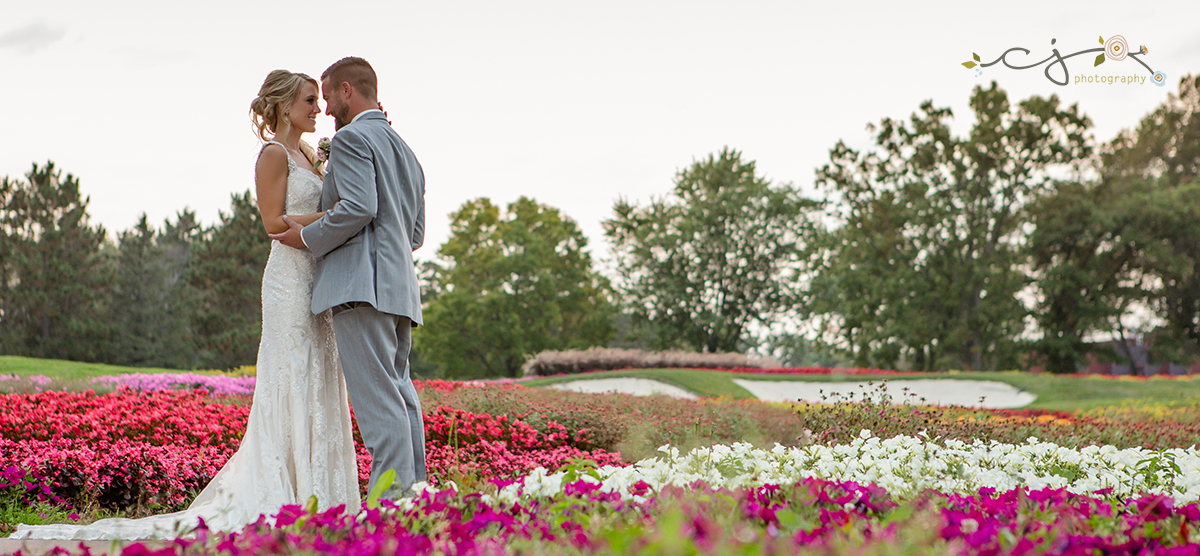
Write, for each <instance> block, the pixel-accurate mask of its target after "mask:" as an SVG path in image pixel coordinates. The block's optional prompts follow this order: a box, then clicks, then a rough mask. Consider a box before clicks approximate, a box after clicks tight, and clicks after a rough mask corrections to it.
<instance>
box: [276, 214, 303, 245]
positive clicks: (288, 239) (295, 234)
mask: <svg viewBox="0 0 1200 556" xmlns="http://www.w3.org/2000/svg"><path fill="white" fill-rule="evenodd" d="M283 221H284V222H286V223H287V225H288V231H286V232H283V233H282V234H268V235H269V236H271V239H273V240H275V241H278V242H279V243H282V244H284V245H286V246H288V247H291V248H292V249H308V246H307V245H305V244H304V239H303V238H301V237H300V230H303V229H304V226H301V225H300V223H299V222H296V221H295V220H292V219H291V218H288V216H287V215H286V214H285V215H283Z"/></svg>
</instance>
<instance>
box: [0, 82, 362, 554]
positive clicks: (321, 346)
mask: <svg viewBox="0 0 1200 556" xmlns="http://www.w3.org/2000/svg"><path fill="white" fill-rule="evenodd" d="M318 98H319V94H318V84H317V81H316V80H315V79H313V78H311V77H309V76H307V75H305V74H303V73H293V72H290V71H286V70H275V71H272V72H271V73H270V74H268V75H267V79H266V81H264V82H263V84H262V87H261V88H260V89H259V91H258V97H257V98H255V99H254V101H253V102H252V103H251V104H250V111H251V120H252V121H253V122H254V125H255V128H256V131H257V133H258V136H259V137H260V138H261V139H262V140H263V141H265V144H264V145H263V148H262V150H261V151H260V152H259V156H258V162H257V164H256V166H255V183H256V185H257V196H258V210H259V214H260V215H261V216H262V222H263V226H264V227H266V229H267V232H269V233H276V232H280V231H284V230H287V229H288V226H287V224H286V223H285V222H284V221H283V215H284V214H287V215H302V216H290V218H292V219H293V220H295V221H297V222H300V223H301V224H302V225H307V224H309V223H311V222H313V221H314V220H316V219H317V218H320V217H321V216H322V215H323V214H324V213H320V212H316V210H317V208H318V204H319V201H320V197H321V180H322V175H321V170H320V169H319V162H318V160H317V156H316V153H315V152H314V151H313V149H312V147H311V146H309V145H308V144H307V143H305V142H304V141H302V140H301V139H300V136H301V135H303V134H304V133H311V132H313V131H316V116H317V114H319V113H320V112H321V109H320V108H319V107H318V106H317V99H318ZM268 134H269V137H270V140H268ZM315 268H316V262H315V260H314V259H313V256H312V254H311V253H309V252H308V251H304V250H298V249H291V248H288V247H286V246H284V245H282V244H280V243H279V242H272V245H271V255H270V258H269V259H268V260H267V267H266V270H265V271H264V272H263V283H262V310H263V324H262V340H261V343H260V344H259V347H258V363H257V365H258V367H257V373H258V379H257V384H256V385H255V389H254V401H253V404H252V405H251V407H250V418H249V420H248V422H247V424H246V434H245V436H243V437H242V444H241V446H240V447H239V448H238V451H237V453H235V454H234V455H233V457H231V458H229V461H228V462H227V463H226V464H225V467H223V468H222V469H221V471H220V472H218V473H217V475H216V476H215V477H213V479H212V481H211V482H210V483H209V484H208V486H207V487H205V489H204V490H203V491H202V492H201V493H200V495H199V496H197V497H196V499H195V500H194V501H193V502H192V504H191V506H189V507H188V509H186V510H183V511H181V512H175V513H170V514H163V515H156V516H150V517H146V518H142V519H122V518H114V519H103V520H100V521H97V522H95V523H93V524H91V525H82V526H81V525H66V524H59V525H38V526H29V525H20V526H18V528H17V531H16V532H15V533H13V535H12V537H13V538H34V539H39V538H40V539H130V540H131V539H144V538H174V537H177V536H179V535H181V534H186V533H187V532H188V531H190V530H191V529H193V528H194V527H195V526H196V525H197V524H198V523H199V520H200V519H203V520H204V522H205V524H207V526H208V528H209V529H211V530H220V531H232V530H236V529H240V528H241V527H243V526H245V525H246V524H248V523H252V522H254V521H256V520H257V519H258V517H259V515H266V516H267V517H271V516H272V515H274V514H276V513H277V512H278V511H279V508H280V507H281V506H283V505H285V504H304V503H305V502H306V501H307V500H308V499H309V497H311V496H316V497H317V504H318V508H319V509H320V510H325V509H328V508H331V507H334V506H338V505H341V504H345V505H346V510H347V511H348V512H350V513H356V512H358V510H359V508H360V498H359V486H358V467H357V463H356V459H355V452H354V440H353V437H352V436H351V431H350V405H349V402H348V398H347V391H346V383H345V379H344V378H343V376H342V368H341V364H340V362H339V360H338V352H337V344H336V343H335V340H334V334H333V320H332V317H331V316H330V314H329V311H326V312H325V313H322V314H320V315H313V314H312V311H311V310H310V307H311V300H312V284H313V274H314V270H315Z"/></svg>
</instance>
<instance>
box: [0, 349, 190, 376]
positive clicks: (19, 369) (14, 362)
mask: <svg viewBox="0 0 1200 556" xmlns="http://www.w3.org/2000/svg"><path fill="white" fill-rule="evenodd" d="M186 372H194V371H181V370H179V369H159V368H154V367H122V366H119V365H105V364H102V363H79V362H76V361H62V360H58V359H36V358H33V357H18V356H15V355H0V375H17V376H34V375H42V376H47V377H50V378H56V379H62V380H79V379H84V378H92V377H96V376H105V375H124V374H129V373H186ZM204 372H205V373H206V374H207V373H209V372H211V371H204Z"/></svg>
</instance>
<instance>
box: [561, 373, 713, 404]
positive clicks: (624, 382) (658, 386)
mask: <svg viewBox="0 0 1200 556" xmlns="http://www.w3.org/2000/svg"><path fill="white" fill-rule="evenodd" d="M548 388H554V389H555V390H568V391H571V392H584V393H587V394H607V393H619V394H633V395H634V396H652V395H654V394H662V395H664V396H671V397H672V398H682V399H685V400H694V399H696V395H695V394H693V393H691V392H688V391H687V390H684V389H683V388H680V387H678V386H672V385H670V384H667V383H665V382H659V381H657V380H650V379H648V378H589V379H584V380H572V381H571V382H559V383H557V384H551V385H549V386H548Z"/></svg>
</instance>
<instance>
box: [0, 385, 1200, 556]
mask: <svg viewBox="0 0 1200 556" xmlns="http://www.w3.org/2000/svg"><path fill="white" fill-rule="evenodd" d="M187 384H188V383H187V382H186V381H177V382H174V383H171V384H166V383H165V381H164V383H162V384H159V383H157V382H155V383H153V384H151V383H143V384H141V385H140V387H141V388H142V390H140V391H139V390H134V389H133V388H131V387H129V386H128V385H124V384H116V385H115V388H116V390H114V391H111V392H106V393H99V394H98V393H95V392H61V391H52V390H51V391H43V392H21V393H13V394H7V395H0V443H2V444H0V471H2V473H0V501H4V500H7V501H8V502H6V503H7V504H10V506H9V507H11V504H12V503H14V501H16V503H18V504H24V505H26V507H29V508H41V509H48V508H61V512H63V513H60V514H55V515H56V516H57V517H54V516H50V517H47V519H51V520H53V519H58V520H65V519H69V518H68V517H67V515H66V512H77V513H78V514H83V516H84V517H82V518H81V519H83V520H87V519H94V518H95V517H100V516H103V515H106V514H103V513H100V514H97V509H104V508H107V510H103V511H120V512H124V514H125V515H133V516H136V515H145V514H148V513H157V512H161V511H164V510H165V509H172V508H179V507H183V506H185V505H186V504H187V502H188V501H189V500H190V498H191V497H192V496H194V494H195V492H196V491H197V490H198V489H199V488H200V487H201V486H202V485H203V484H204V483H205V482H206V481H207V479H208V477H211V474H212V473H215V470H216V469H219V467H220V465H221V464H222V463H223V462H224V459H227V458H228V455H229V454H231V453H232V451H233V450H235V449H236V447H237V443H238V441H239V440H240V435H241V429H242V428H243V427H244V426H245V420H246V415H247V412H248V407H249V396H247V395H244V394H214V393H212V392H210V391H209V390H208V386H212V388H213V390H215V391H220V392H225V390H218V388H221V386H219V385H217V384H211V385H200V384H198V383H194V384H195V385H196V386H200V389H182V390H180V389H179V388H188V386H186V385H187ZM43 386H44V387H53V386H54V384H52V383H51V384H44V385H43ZM418 387H419V388H420V389H421V396H422V401H423V405H424V409H425V420H426V435H427V447H426V448H427V452H428V455H429V458H428V459H429V470H430V475H431V481H430V484H428V485H425V486H423V487H421V488H420V489H419V490H418V495H417V496H416V497H415V498H411V499H406V500H402V501H400V502H398V503H392V502H388V501H384V502H383V503H382V506H381V507H373V508H372V509H368V510H366V511H365V512H364V513H362V514H359V515H358V516H349V515H346V514H344V513H343V512H342V511H341V510H340V509H337V508H335V509H333V510H330V511H329V512H325V513H320V514H317V513H309V512H307V511H305V510H304V509H303V508H300V507H284V508H281V509H280V511H279V512H278V513H277V514H275V515H273V516H264V517H263V518H262V519H260V521H259V522H258V523H256V524H253V525H250V526H248V527H247V528H246V529H244V530H242V531H240V532H237V533H236V534H226V533H215V532H208V531H204V530H200V531H197V532H196V533H195V535H194V536H191V537H187V538H184V539H179V540H176V541H171V542H168V543H167V544H166V545H165V546H161V545H156V546H143V545H140V544H135V545H133V546H130V547H127V548H126V550H130V551H132V552H129V553H131V554H137V553H139V551H143V552H141V553H150V552H152V551H158V553H161V554H243V553H244V554H284V553H287V554H294V553H325V552H330V553H360V554H378V553H408V554H449V553H454V554H511V553H521V554H611V553H643V554H659V553H680V554H714V555H715V554H729V553H738V554H783V553H795V552H797V551H813V552H821V553H826V554H851V553H853V554H861V553H866V552H871V553H873V552H896V553H901V554H909V553H922V554H924V553H933V554H970V555H975V554H988V555H991V554H1200V541H1197V538H1198V537H1197V535H1198V534H1200V506H1197V500H1198V499H1200V451H1198V450H1197V448H1196V447H1195V446H1196V445H1197V444H1198V442H1197V440H1198V439H1200V433H1198V432H1197V430H1196V428H1195V426H1194V423H1196V422H1197V421H1200V419H1197V417H1200V400H1195V399H1184V400H1179V401H1176V402H1172V403H1152V402H1144V401H1143V402H1136V403H1128V404H1123V405H1119V406H1114V407H1106V408H1100V409H1095V410H1089V411H1085V412H1053V411H1044V410H980V409H969V408H945V407H928V406H924V405H921V404H920V403H919V400H912V399H906V400H887V399H884V398H882V397H879V396H876V397H870V396H865V397H863V398H861V399H832V400H827V401H826V403H821V404H767V403H760V402H756V401H746V400H742V401H733V400H697V401H687V400H675V399H670V398H664V397H652V398H638V397H634V396H628V395H589V394H577V393H570V392H561V391H556V390H541V389H535V388H528V387H524V386H521V385H519V384H487V383H463V382H448V381H426V382H420V383H419V384H418ZM881 390H882V389H881ZM894 401H899V403H891V402H894ZM113 454H115V456H113ZM359 461H360V477H361V478H363V479H364V480H365V477H366V472H367V471H368V470H369V465H370V461H369V456H368V455H367V454H366V452H365V450H362V449H361V445H360V446H359ZM0 505H2V504H0ZM38 511H43V510H38ZM45 511H47V512H48V513H49V510H45ZM5 515H14V514H11V513H8V514H6V513H0V516H5ZM22 515H23V517H21V518H20V519H21V520H22V521H25V520H27V519H35V520H36V519H37V517H36V513H33V514H31V513H30V512H28V511H27V512H25V513H24V514H22ZM73 517H78V516H76V515H74V514H72V518H73ZM5 519H14V518H5ZM25 522H28V521H25ZM13 525H14V524H13V523H9V522H5V523H3V524H0V528H3V529H4V530H11V528H12V526H13Z"/></svg>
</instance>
